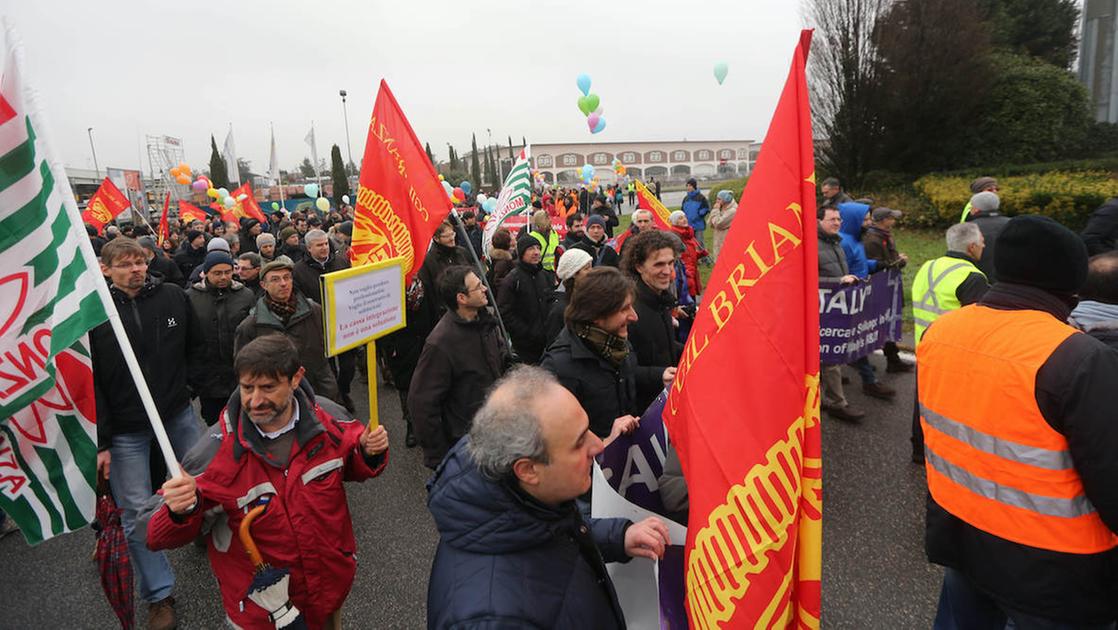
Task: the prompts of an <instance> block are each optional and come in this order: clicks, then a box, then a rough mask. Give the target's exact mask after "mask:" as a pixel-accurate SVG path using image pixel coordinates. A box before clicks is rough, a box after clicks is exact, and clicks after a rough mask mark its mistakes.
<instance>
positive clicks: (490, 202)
mask: <svg viewBox="0 0 1118 630" xmlns="http://www.w3.org/2000/svg"><path fill="white" fill-rule="evenodd" d="M481 207H482V208H484V209H485V211H486V212H488V213H490V214H492V213H493V211H494V210H496V209H497V200H496V199H494V198H492V197H490V198H489V199H486V200H485V203H483V204H482V205H481Z"/></svg>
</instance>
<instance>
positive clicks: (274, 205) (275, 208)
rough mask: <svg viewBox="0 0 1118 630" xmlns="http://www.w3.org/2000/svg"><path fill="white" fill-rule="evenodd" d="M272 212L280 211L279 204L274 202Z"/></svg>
mask: <svg viewBox="0 0 1118 630" xmlns="http://www.w3.org/2000/svg"><path fill="white" fill-rule="evenodd" d="M272 210H279V204H278V203H276V202H274V201H273V202H272Z"/></svg>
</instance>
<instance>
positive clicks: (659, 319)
mask: <svg viewBox="0 0 1118 630" xmlns="http://www.w3.org/2000/svg"><path fill="white" fill-rule="evenodd" d="M636 284H637V295H636V299H634V300H633V309H634V310H635V311H636V312H637V318H638V319H637V321H635V322H633V323H631V324H629V343H630V344H631V345H632V346H633V350H634V352H635V353H636V355H637V365H640V366H645V367H654V368H656V369H658V370H659V371H660V373H661V374H663V371H664V368H667V367H671V366H674V365H675V364H676V363H678V362H679V357H680V355H682V354H683V344H681V343H680V342H679V341H678V340H677V339H676V334H675V324H674V323H673V322H672V313H671V311H672V308H674V307H675V305H676V303H677V301H676V299H675V298H674V297H672V294H671V293H669V292H667V291H663V292H657V291H654V290H653V289H652V288H651V287H649V286H648V285H647V284H645V283H644V281H643V280H641V279H640V278H637V280H636ZM638 385H640V386H639V387H638V388H637V408H639V409H640V410H641V411H644V408H645V407H647V406H648V405H649V404H651V403H652V401H653V400H655V399H656V396H657V395H659V394H660V390H662V389H663V383H662V382H660V381H657V383H656V384H652V385H651V386H649V383H647V382H645V383H639V384H638Z"/></svg>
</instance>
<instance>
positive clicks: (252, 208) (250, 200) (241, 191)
mask: <svg viewBox="0 0 1118 630" xmlns="http://www.w3.org/2000/svg"><path fill="white" fill-rule="evenodd" d="M229 195H230V196H231V197H233V199H236V200H237V203H236V205H234V206H233V216H235V217H236V218H238V219H241V218H245V217H248V218H252V219H256V220H257V221H259V222H261V223H267V222H268V219H267V218H266V217H265V216H264V212H263V211H262V210H261V209H260V204H258V203H256V197H255V196H254V195H253V193H252V185H251V184H249V183H248V182H245V183H243V184H241V186H240V188H238V189H236V190H234V191H233V192H231V193H229ZM241 195H244V196H245V198H244V200H241V199H240V198H239V197H240V196H241Z"/></svg>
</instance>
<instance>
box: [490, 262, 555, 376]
mask: <svg viewBox="0 0 1118 630" xmlns="http://www.w3.org/2000/svg"><path fill="white" fill-rule="evenodd" d="M554 288H555V274H553V273H551V272H550V271H548V270H546V269H544V268H542V267H541V266H540V265H529V264H527V263H524V262H518V263H516V267H515V268H514V269H513V270H512V271H511V272H509V275H507V276H505V279H504V280H502V281H501V289H500V291H499V292H498V294H497V307H498V308H500V309H501V318H502V319H503V320H504V322H505V328H507V329H508V331H509V336H510V337H512V345H513V347H514V348H515V349H516V353H517V354H518V355H520V360H521V361H523V362H525V363H539V362H540V356H541V355H542V354H543V351H544V348H546V347H547V345H546V344H547V338H546V333H545V329H544V324H545V323H546V318H547V306H548V296H550V295H551V291H552V289H554Z"/></svg>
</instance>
